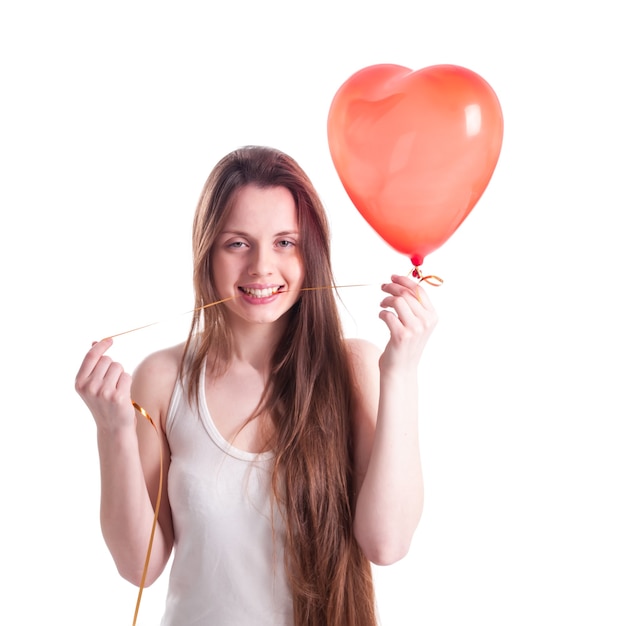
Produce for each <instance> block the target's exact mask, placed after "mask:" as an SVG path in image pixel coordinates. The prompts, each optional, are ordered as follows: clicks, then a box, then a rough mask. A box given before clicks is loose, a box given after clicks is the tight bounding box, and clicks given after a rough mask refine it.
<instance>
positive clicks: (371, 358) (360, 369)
mask: <svg viewBox="0 0 626 626" xmlns="http://www.w3.org/2000/svg"><path fill="white" fill-rule="evenodd" d="M344 341H345V345H346V349H347V351H348V356H349V357H350V361H351V364H352V367H353V369H354V372H355V374H356V375H357V377H358V376H359V375H362V374H366V373H370V374H371V373H372V370H376V373H377V372H378V359H380V355H381V350H380V348H378V346H376V345H374V344H373V343H372V342H371V341H367V340H366V339H357V338H349V339H345V340H344Z"/></svg>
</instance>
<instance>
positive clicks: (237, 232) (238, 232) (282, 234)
mask: <svg viewBox="0 0 626 626" xmlns="http://www.w3.org/2000/svg"><path fill="white" fill-rule="evenodd" d="M299 234H300V231H298V230H281V231H280V232H278V233H274V235H272V236H273V237H290V236H291V237H292V236H294V235H299ZM220 235H236V236H238V237H250V233H247V232H246V231H244V230H223V231H222V232H221V233H220Z"/></svg>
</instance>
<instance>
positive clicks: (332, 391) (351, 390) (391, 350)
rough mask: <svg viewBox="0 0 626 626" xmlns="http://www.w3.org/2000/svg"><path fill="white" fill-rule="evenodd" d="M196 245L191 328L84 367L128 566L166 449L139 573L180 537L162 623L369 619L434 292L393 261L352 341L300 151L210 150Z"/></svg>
mask: <svg viewBox="0 0 626 626" xmlns="http://www.w3.org/2000/svg"><path fill="white" fill-rule="evenodd" d="M193 256H194V286H195V293H196V307H197V308H196V312H195V314H194V318H193V322H192V328H191V331H190V334H189V337H188V339H187V342H186V343H185V344H184V345H180V346H176V347H173V348H170V349H166V350H163V351H160V352H157V353H155V354H153V355H151V356H149V357H147V358H146V359H145V360H144V361H143V362H142V363H141V364H140V365H139V367H138V368H137V370H136V372H135V373H134V375H133V377H132V378H131V376H130V375H129V374H127V373H125V372H124V370H123V368H122V366H121V365H120V364H118V363H116V362H113V361H112V360H111V359H110V358H109V357H108V356H107V355H106V354H105V353H106V351H107V349H108V348H109V347H110V346H111V343H112V341H111V340H110V339H105V340H103V341H100V342H98V343H95V344H94V345H93V347H92V348H91V350H90V351H89V352H88V353H87V355H86V357H85V359H84V361H83V363H82V366H81V367H80V370H79V372H78V375H77V378H76V390H77V391H78V393H79V394H80V395H81V397H82V398H83V400H84V401H85V403H86V404H87V406H88V407H89V409H90V410H91V413H92V414H93V417H94V419H95V421H96V426H97V436H98V449H99V455H100V464H101V477H102V501H101V522H102V530H103V535H104V538H105V540H106V543H107V545H108V547H109V549H110V551H111V554H112V556H113V558H114V560H115V563H116V564H117V567H118V570H119V572H120V574H121V575H122V576H123V577H124V578H126V579H128V580H129V581H131V582H133V583H135V584H140V580H141V578H142V574H143V568H144V561H145V556H146V550H147V546H148V534H149V529H150V528H151V527H152V522H153V518H154V511H155V502H156V498H157V492H158V486H159V470H160V461H159V458H160V450H161V449H163V450H165V452H166V453H165V471H166V476H167V480H166V481H165V484H164V486H163V487H164V489H163V497H162V502H161V507H160V512H159V518H158V526H157V530H156V534H155V537H154V543H153V547H152V554H151V559H150V564H149V569H148V573H147V579H146V584H150V583H151V582H153V581H154V580H155V579H156V578H157V577H158V576H159V575H160V574H161V572H162V571H163V569H164V568H165V566H166V563H167V562H168V559H169V557H170V554H171V552H172V550H174V560H173V563H172V568H171V573H170V582H169V589H168V596H167V603H166V609H165V615H164V618H163V621H162V624H163V625H164V626H165V625H167V626H170V625H172V626H181V625H183V624H184V625H185V626H190V625H205V624H206V625H209V624H210V625H211V626H238V625H241V626H249V625H250V624H255V625H265V624H267V625H268V626H269V625H271V626H283V625H295V626H373V625H374V624H376V610H375V600H374V592H373V587H372V575H371V568H370V562H374V563H377V564H390V563H393V562H395V561H397V560H398V559H401V558H402V557H403V556H404V555H405V554H406V552H407V550H408V548H409V545H410V542H411V538H412V536H413V533H414V531H415V528H416V526H417V524H418V521H419V519H420V515H421V510H422V497H423V490H422V472H421V464H420V451H419V438H418V420H417V391H416V389H417V369H418V362H419V360H420V356H421V354H422V351H423V349H424V346H425V344H426V341H427V339H428V337H429V335H430V333H431V331H432V329H433V328H434V326H435V324H436V314H435V312H434V310H433V308H432V305H431V304H430V301H429V299H428V297H427V295H426V293H425V292H424V290H423V289H422V288H421V287H420V286H419V285H417V284H416V283H415V282H414V281H413V280H411V279H410V278H408V277H400V276H393V277H392V279H391V282H389V283H387V284H384V285H383V286H382V290H383V292H384V294H385V295H384V297H383V300H382V302H381V307H382V311H381V312H380V314H379V315H380V317H381V319H382V320H383V321H384V322H385V323H386V324H387V326H388V327H389V331H390V338H389V343H388V344H387V346H386V347H385V349H384V351H383V352H382V354H381V353H380V352H379V351H378V350H377V349H376V348H375V347H374V346H373V345H372V344H370V343H368V342H365V341H362V340H354V339H346V338H344V337H343V336H342V329H341V324H340V318H339V315H338V311H337V307H336V303H335V299H334V298H335V296H334V293H333V290H332V289H329V287H330V286H332V285H333V276H332V272H331V265H330V243H329V231H328V225H327V220H326V216H325V213H324V209H323V207H322V204H321V202H320V199H319V197H318V195H317V193H316V192H315V190H314V188H313V186H312V184H311V182H310V180H309V179H308V178H307V176H306V175H305V173H304V172H303V171H302V170H301V168H300V167H299V166H298V165H297V163H296V162H294V160H293V159H291V158H290V157H289V156H287V155H285V154H284V153H282V152H279V151H276V150H273V149H270V148H265V147H246V148H242V149H239V150H236V151H234V152H233V153H231V154H229V155H227V156H226V157H224V158H223V159H222V160H221V161H220V162H219V163H218V164H217V165H216V167H215V168H214V170H213V171H212V173H211V174H210V175H209V178H208V180H207V182H206V184H205V187H204V189H203V192H202V195H201V197H200V201H199V204H198V208H197V211H196V215H195V219H194V226H193ZM213 303H218V304H213ZM132 401H134V402H136V403H137V404H138V405H140V406H141V407H143V408H144V409H145V411H146V412H147V413H148V414H149V415H150V416H152V419H153V421H154V423H155V426H156V429H157V431H158V436H156V435H155V432H154V429H153V427H152V426H151V425H150V424H149V422H148V421H147V420H146V419H144V417H142V416H141V415H138V413H137V412H136V411H135V410H134V408H133V405H132Z"/></svg>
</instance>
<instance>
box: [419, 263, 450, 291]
mask: <svg viewBox="0 0 626 626" xmlns="http://www.w3.org/2000/svg"><path fill="white" fill-rule="evenodd" d="M411 275H412V276H413V278H417V282H418V283H421V282H424V283H428V284H429V285H432V286H433V287H440V286H441V285H443V278H439V276H434V275H432V274H431V275H429V276H424V274H423V272H422V270H421V269H420V268H419V267H418V266H417V265H416V266H415V267H414V268H413V271H412V272H411Z"/></svg>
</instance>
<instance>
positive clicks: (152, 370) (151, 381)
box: [132, 343, 185, 423]
mask: <svg viewBox="0 0 626 626" xmlns="http://www.w3.org/2000/svg"><path fill="white" fill-rule="evenodd" d="M184 348H185V345H184V344H182V343H181V344H178V345H176V346H172V347H169V348H165V349H163V350H159V351H157V352H153V353H152V354H150V355H148V356H147V357H145V358H144V359H143V361H141V363H139V365H138V366H137V368H136V369H135V372H134V374H133V387H132V393H133V400H134V401H135V402H137V403H138V404H139V405H141V406H142V407H144V408H145V410H146V411H148V413H150V415H151V416H153V417H157V416H158V417H159V421H160V422H161V423H163V420H164V418H165V415H166V413H167V409H168V406H169V403H170V398H171V396H172V392H173V390H174V385H175V383H176V379H177V377H178V371H179V367H180V362H181V359H182V356H183V352H184Z"/></svg>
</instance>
